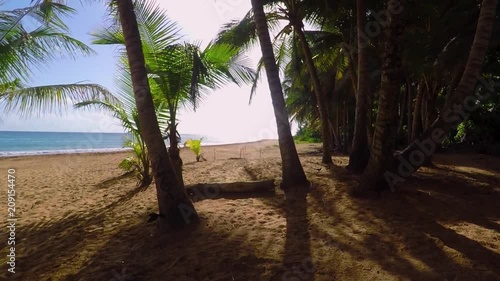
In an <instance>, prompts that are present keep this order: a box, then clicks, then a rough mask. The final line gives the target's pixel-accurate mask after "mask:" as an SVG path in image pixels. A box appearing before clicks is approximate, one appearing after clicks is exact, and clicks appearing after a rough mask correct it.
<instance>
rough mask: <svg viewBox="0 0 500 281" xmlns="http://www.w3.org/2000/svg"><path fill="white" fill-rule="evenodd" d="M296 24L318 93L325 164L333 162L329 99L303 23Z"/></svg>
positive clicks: (297, 20) (316, 92)
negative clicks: (315, 63)
mask: <svg viewBox="0 0 500 281" xmlns="http://www.w3.org/2000/svg"><path fill="white" fill-rule="evenodd" d="M291 21H292V24H293V26H294V30H295V34H297V37H298V38H299V41H300V45H301V47H302V51H303V52H304V58H305V61H306V64H307V69H308V71H309V74H310V76H311V80H312V83H313V86H314V93H315V94H316V100H317V102H318V111H319V118H320V120H321V136H322V138H323V158H322V162H323V163H324V164H331V163H332V149H331V145H332V134H331V132H330V125H329V124H330V123H329V121H330V120H329V114H328V101H327V98H326V92H325V90H324V89H323V87H322V86H321V82H320V81H319V76H318V71H317V69H316V66H315V65H314V60H313V55H312V52H311V48H310V47H309V44H308V43H307V39H306V36H305V35H304V31H303V30H302V28H303V24H302V21H301V20H299V19H291Z"/></svg>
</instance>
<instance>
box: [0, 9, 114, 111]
mask: <svg viewBox="0 0 500 281" xmlns="http://www.w3.org/2000/svg"><path fill="white" fill-rule="evenodd" d="M62 2H63V1H48V0H45V1H41V0H39V1H37V2H36V3H34V4H33V5H32V6H29V7H26V8H19V9H15V10H10V11H0V104H1V105H3V106H4V109H5V111H6V112H16V113H19V114H25V115H30V114H34V113H35V114H40V113H42V112H47V111H59V110H62V109H64V108H65V107H66V105H67V103H68V100H69V101H71V102H77V101H83V100H86V99H94V98H99V99H107V98H112V97H111V96H110V93H109V92H108V90H107V89H105V88H104V87H102V86H99V85H96V84H81V83H77V84H60V85H43V86H37V87H30V86H28V85H27V82H28V81H29V78H30V77H31V76H32V74H33V72H32V69H34V68H38V69H43V68H45V67H46V66H47V65H48V64H49V63H50V62H51V61H53V60H55V59H57V58H59V57H62V56H64V55H67V56H69V57H71V58H76V56H77V54H83V55H90V54H92V53H93V51H92V49H90V48H89V47H88V46H86V45H85V44H84V43H82V42H80V41H78V40H76V39H74V38H72V37H70V36H69V35H68V28H67V26H66V25H65V24H64V23H63V21H62V20H61V19H60V16H61V15H65V14H72V13H74V12H75V11H74V10H73V9H72V8H70V7H68V6H65V5H63V4H62ZM0 5H1V3H0ZM28 20H29V25H26V22H25V21H28ZM28 26H29V28H28ZM56 50H57V51H56Z"/></svg>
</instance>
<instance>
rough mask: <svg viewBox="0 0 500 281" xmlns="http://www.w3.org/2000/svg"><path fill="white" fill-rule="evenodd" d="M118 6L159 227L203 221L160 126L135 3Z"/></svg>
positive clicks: (126, 0)
mask: <svg viewBox="0 0 500 281" xmlns="http://www.w3.org/2000/svg"><path fill="white" fill-rule="evenodd" d="M116 5H117V8H118V15H119V18H120V23H121V28H122V31H123V39H124V42H125V48H126V52H127V58H128V65H129V67H130V72H131V80H132V86H133V90H134V97H135V103H136V106H137V110H138V119H139V126H140V127H141V135H142V137H143V139H144V142H145V143H146V147H147V149H148V151H149V155H150V158H151V167H152V171H153V177H154V179H155V184H156V191H157V196H158V205H159V210H160V214H159V216H158V225H159V228H160V231H167V230H168V229H169V228H179V227H182V226H185V225H187V224H190V223H194V222H197V221H199V217H198V214H197V212H196V210H195V208H194V206H193V203H192V202H191V201H190V200H189V199H188V197H187V195H186V191H185V190H184V185H183V184H182V182H181V181H179V178H178V177H177V176H176V172H175V169H174V166H173V165H172V161H171V160H170V157H169V155H168V152H167V149H166V146H165V143H164V142H163V138H162V135H161V131H160V127H159V126H158V120H157V119H156V112H155V105H154V102H153V96H152V95H151V90H150V87H149V81H148V73H147V69H146V61H145V58H144V57H145V55H144V52H143V47H142V42H141V34H140V32H139V25H138V23H137V17H136V12H135V9H134V8H135V7H134V3H133V2H132V0H120V1H117V2H116ZM138 6H140V5H138Z"/></svg>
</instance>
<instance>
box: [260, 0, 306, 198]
mask: <svg viewBox="0 0 500 281" xmlns="http://www.w3.org/2000/svg"><path fill="white" fill-rule="evenodd" d="M252 9H253V13H254V20H255V27H256V29H257V35H258V37H259V41H260V48H261V51H262V57H263V60H264V65H265V68H266V74H267V80H268V83H269V90H270V92H271V99H272V101H273V108H274V116H275V117H276V123H277V128H278V139H279V140H278V141H279V147H280V153H281V162H282V167H281V169H282V170H281V171H282V183H281V185H282V188H283V189H285V190H286V189H288V188H292V187H294V186H297V187H298V186H305V185H307V184H308V181H307V178H306V175H305V173H304V170H303V168H302V165H301V164H300V160H299V156H298V154H297V149H296V147H295V142H294V140H293V137H292V133H291V129H290V121H289V119H288V112H287V110H286V107H285V98H284V96H283V89H282V87H281V82H280V77H279V72H278V67H277V65H276V60H275V57H274V51H273V45H272V43H271V37H270V35H269V29H268V26H267V19H266V16H265V14H264V8H263V6H262V2H261V0H252Z"/></svg>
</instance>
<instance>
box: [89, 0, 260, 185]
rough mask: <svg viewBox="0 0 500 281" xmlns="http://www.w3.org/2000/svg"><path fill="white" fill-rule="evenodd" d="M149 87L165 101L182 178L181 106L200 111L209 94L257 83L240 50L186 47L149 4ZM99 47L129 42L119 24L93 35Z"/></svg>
mask: <svg viewBox="0 0 500 281" xmlns="http://www.w3.org/2000/svg"><path fill="white" fill-rule="evenodd" d="M136 11H137V15H138V16H137V18H138V25H139V30H140V33H141V35H142V38H145V40H143V41H142V44H143V49H144V54H145V61H146V68H147V72H148V77H149V84H150V87H151V91H152V94H153V98H154V100H155V103H158V102H161V101H164V102H165V104H166V106H167V107H168V110H169V114H170V119H169V124H168V129H167V130H166V131H165V134H166V138H168V139H169V142H170V147H169V149H168V151H169V154H170V158H171V160H172V162H173V164H174V167H175V169H176V172H177V176H178V177H179V179H180V181H181V182H183V178H182V160H181V158H180V154H179V147H178V145H179V142H180V141H179V133H178V130H177V126H178V123H177V116H178V114H177V113H178V110H179V108H180V107H181V106H191V107H192V108H193V109H195V110H196V107H197V105H198V103H199V102H200V100H201V99H202V98H203V96H204V94H206V93H207V92H208V90H213V89H217V88H220V87H221V86H223V85H225V84H227V83H236V84H237V85H240V86H241V85H243V84H245V83H248V82H250V81H253V79H254V76H255V74H254V71H253V70H252V69H251V68H250V67H249V66H248V64H249V63H248V60H247V59H246V58H245V57H243V56H241V55H240V50H239V49H238V48H235V47H233V46H230V45H228V44H212V43H211V44H208V46H207V47H205V48H204V49H203V50H202V49H201V48H200V46H199V45H197V44H192V43H186V42H184V43H182V42H180V41H179V39H180V38H179V36H177V31H178V30H179V28H178V27H177V25H176V24H175V23H174V22H172V21H171V20H170V19H169V18H168V17H167V16H166V14H165V13H164V12H163V11H162V10H161V9H156V8H155V7H154V6H152V5H151V4H149V3H148V2H145V1H138V2H137V5H136ZM93 35H94V37H95V38H96V39H95V40H94V43H96V44H112V45H122V44H124V40H123V34H122V32H121V30H120V28H119V26H118V25H116V24H112V25H111V26H109V27H107V28H105V29H100V30H97V31H96V32H94V33H93Z"/></svg>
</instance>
